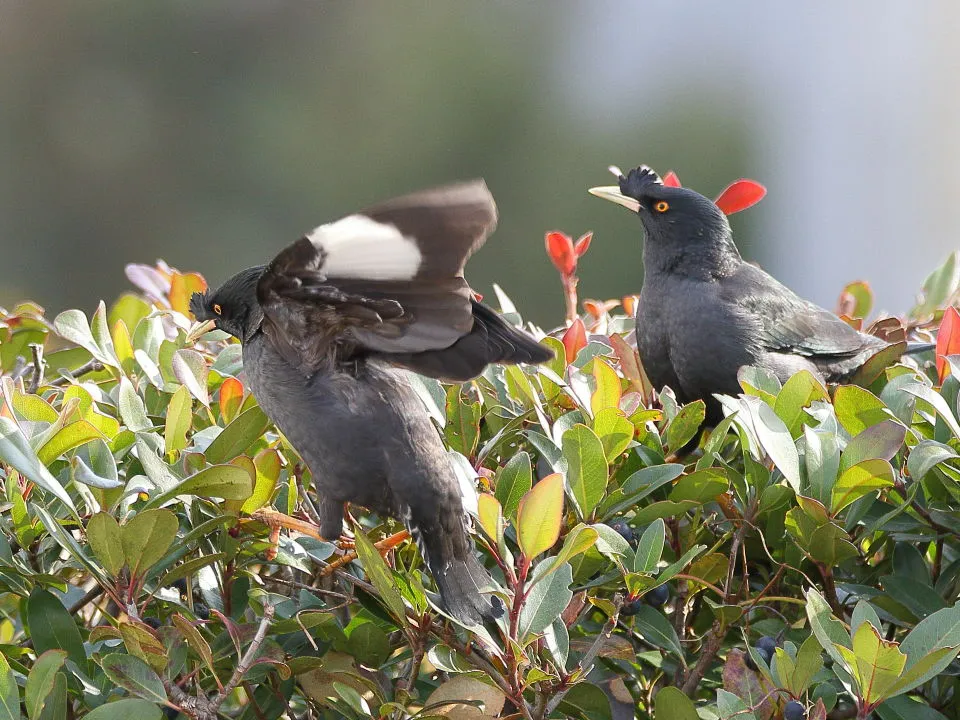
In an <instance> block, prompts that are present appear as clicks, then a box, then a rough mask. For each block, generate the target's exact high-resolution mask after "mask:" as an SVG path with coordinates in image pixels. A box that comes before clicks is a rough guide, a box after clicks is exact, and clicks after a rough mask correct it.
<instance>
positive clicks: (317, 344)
mask: <svg viewBox="0 0 960 720" xmlns="http://www.w3.org/2000/svg"><path fill="white" fill-rule="evenodd" d="M496 219H497V216H496V206H495V205H494V202H493V198H492V197H491V195H490V192H489V191H488V190H487V187H486V185H485V184H484V183H483V181H480V180H478V181H473V182H468V183H464V184H460V185H451V186H446V187H440V188H437V189H434V190H428V191H425V192H421V193H416V194H413V195H408V196H405V197H402V198H397V199H395V200H391V201H388V202H386V203H383V204H381V205H378V206H376V207H373V208H370V209H367V210H364V211H362V212H358V213H355V214H353V215H349V216H347V217H345V218H342V219H340V220H337V221H336V222H332V223H329V224H326V225H321V226H320V227H318V228H316V229H315V230H313V231H312V232H311V233H309V234H308V235H306V236H305V237H303V238H301V239H300V240H298V241H297V242H295V243H293V244H292V245H290V246H289V247H287V248H286V249H285V250H283V251H282V252H281V253H280V254H279V255H277V257H276V258H274V260H273V262H271V263H270V264H269V265H267V266H265V267H263V266H262V267H254V268H250V269H248V270H244V271H242V272H240V273H238V274H237V275H235V276H234V277H232V278H230V279H229V280H227V282H226V283H224V284H223V285H222V286H221V287H220V288H218V289H217V290H214V291H212V292H207V293H205V294H202V295H201V294H199V293H198V294H195V295H194V296H193V298H192V299H191V303H190V309H191V311H192V312H193V314H194V315H195V316H196V317H197V319H198V320H200V321H207V322H206V323H205V325H204V326H202V328H198V330H196V331H194V333H193V334H194V335H195V336H196V335H198V334H199V332H201V331H205V329H209V328H210V327H212V326H213V325H215V326H216V327H218V328H220V329H222V330H224V331H226V332H228V333H230V334H231V335H234V336H235V337H237V338H239V339H240V341H241V342H242V344H243V362H244V372H245V373H246V376H247V380H248V382H249V384H250V387H251V389H252V391H253V394H254V395H255V396H256V398H257V401H258V402H259V403H260V406H261V408H262V409H263V410H264V412H265V413H266V414H267V415H268V416H269V417H270V418H271V419H272V420H273V421H274V422H275V423H276V424H277V427H278V428H279V429H280V430H281V431H282V432H283V433H284V435H285V436H286V437H287V438H288V439H289V440H290V442H291V443H292V444H293V446H294V447H295V448H296V449H297V450H298V451H299V452H300V454H301V455H302V456H303V459H304V460H305V461H306V462H307V464H308V465H309V466H310V469H311V471H312V474H313V478H314V482H315V483H316V489H317V494H318V496H319V507H320V512H321V516H322V517H321V520H322V524H321V528H320V532H321V534H322V535H323V536H324V537H327V538H331V539H334V538H337V537H339V535H340V534H341V529H342V523H343V505H344V503H347V502H350V503H356V504H358V505H362V506H365V507H367V508H370V509H372V510H375V511H377V512H380V513H384V514H388V515H392V516H394V517H397V518H399V519H401V520H402V521H403V522H404V524H405V525H406V526H407V528H408V529H409V530H410V533H411V535H412V536H413V537H414V539H415V540H416V541H417V543H418V545H419V547H420V550H421V552H422V554H423V556H424V560H425V561H426V564H427V567H428V569H429V570H430V572H431V574H432V575H433V577H434V579H435V580H436V583H437V587H438V588H439V590H440V595H441V598H442V600H443V602H444V604H445V606H446V608H447V610H448V611H449V612H450V613H451V614H452V615H453V616H454V617H456V618H457V619H458V620H460V621H462V622H465V623H467V624H476V623H478V622H480V621H481V620H482V619H489V618H492V617H495V616H499V615H500V614H501V613H502V606H501V604H500V601H499V600H498V599H497V598H496V597H494V596H491V595H490V594H486V593H484V592H483V590H484V589H486V588H488V587H489V586H490V576H489V575H488V574H487V572H486V571H485V570H484V568H483V566H482V565H481V564H480V563H479V562H478V560H477V559H476V558H475V556H474V547H473V542H472V540H471V538H470V534H469V530H468V528H469V520H468V517H467V515H466V513H465V511H464V507H463V501H462V496H461V493H460V489H459V485H458V482H457V480H456V476H455V474H454V470H453V467H452V465H451V463H450V460H449V457H448V455H447V453H446V451H445V449H444V447H443V443H442V442H441V440H440V437H439V435H438V433H437V431H436V429H435V428H434V426H433V425H432V423H431V421H430V418H429V416H428V414H427V412H426V409H425V407H424V405H423V403H422V402H421V400H420V398H419V397H418V396H417V395H416V393H415V391H414V390H413V388H412V387H411V385H410V383H409V379H408V377H407V376H406V374H405V372H404V370H413V371H415V372H418V373H421V374H424V375H428V376H430V377H434V378H440V379H444V380H453V381H464V380H468V379H470V378H472V377H475V376H477V375H479V374H480V373H481V372H482V371H483V369H484V368H485V367H486V366H487V365H488V364H490V363H540V362H544V361H546V360H548V359H549V358H550V357H552V353H551V351H550V350H549V349H548V348H546V347H545V346H543V345H540V344H539V343H537V342H536V341H535V340H534V339H533V338H532V337H530V336H528V335H527V334H526V333H524V332H522V331H520V330H518V329H516V328H514V327H513V326H511V325H509V324H508V323H506V322H505V321H504V320H503V318H501V317H500V316H499V315H498V314H497V313H495V312H494V311H493V310H491V309H490V308H488V307H486V306H485V305H483V304H481V303H480V302H478V301H477V300H476V299H475V296H474V293H473V291H472V290H471V289H470V286H469V285H468V284H467V282H466V280H464V277H463V270H464V265H465V264H466V262H467V258H469V257H470V255H471V254H472V253H473V252H474V251H475V250H477V248H479V247H480V246H481V245H482V244H483V243H484V241H485V240H486V238H487V235H488V234H489V233H490V232H491V231H492V230H493V228H494V226H495V225H496Z"/></svg>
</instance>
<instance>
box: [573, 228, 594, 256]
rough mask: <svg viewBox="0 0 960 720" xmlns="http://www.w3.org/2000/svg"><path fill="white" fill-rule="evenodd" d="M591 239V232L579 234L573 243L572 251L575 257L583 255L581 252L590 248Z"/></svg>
mask: <svg viewBox="0 0 960 720" xmlns="http://www.w3.org/2000/svg"><path fill="white" fill-rule="evenodd" d="M591 240H593V233H592V232H588V233H584V234H583V235H581V236H580V239H579V240H577V242H576V243H574V246H573V251H574V252H575V253H576V254H577V257H583V254H584V253H585V252H586V251H587V250H589V249H590V241H591Z"/></svg>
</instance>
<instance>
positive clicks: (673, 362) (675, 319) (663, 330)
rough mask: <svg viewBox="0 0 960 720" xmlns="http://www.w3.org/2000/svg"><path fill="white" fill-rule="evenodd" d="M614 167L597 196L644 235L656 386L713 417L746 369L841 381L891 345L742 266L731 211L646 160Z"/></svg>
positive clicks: (640, 317) (645, 304)
mask: <svg viewBox="0 0 960 720" xmlns="http://www.w3.org/2000/svg"><path fill="white" fill-rule="evenodd" d="M611 171H613V172H614V174H615V175H617V176H618V178H619V181H620V183H619V186H618V187H613V186H611V187H596V188H591V190H590V192H591V193H592V194H594V195H596V196H597V197H601V198H603V199H604V200H610V201H612V202H615V203H617V204H619V205H623V206H624V207H626V208H628V209H629V210H631V211H633V212H635V213H637V214H638V215H639V216H640V220H641V222H642V223H643V228H644V230H645V232H646V243H645V245H644V249H643V266H644V279H643V287H642V289H641V291H640V302H639V303H638V305H637V349H638V350H639V353H640V359H641V360H642V362H643V366H644V368H645V370H646V372H647V375H648V376H649V378H650V381H651V382H652V383H653V384H654V385H655V386H656V387H657V388H658V389H659V388H662V387H663V386H664V385H669V386H670V388H671V389H673V391H674V392H675V393H676V395H677V399H678V400H680V401H681V402H684V403H686V402H691V401H693V400H697V399H703V400H704V401H705V402H706V403H707V421H708V423H710V424H715V423H716V422H717V421H719V419H720V418H721V417H722V414H721V410H720V405H719V403H718V402H717V401H716V400H715V399H714V398H713V394H714V393H722V394H726V395H736V394H738V393H739V392H740V386H739V383H738V381H737V372H738V370H739V369H740V367H742V366H743V365H757V366H760V367H762V368H765V369H767V370H769V371H770V372H772V373H773V374H774V375H776V376H777V377H778V378H779V379H780V380H781V381H782V382H783V381H786V380H787V378H789V377H790V376H791V375H793V374H794V373H796V372H799V371H800V370H809V371H810V372H811V373H813V375H814V376H816V377H818V378H820V379H821V380H823V381H826V382H832V383H838V382H844V381H846V380H849V379H850V378H851V376H853V375H854V374H855V373H856V371H857V370H858V369H859V368H860V367H861V366H862V365H863V364H864V363H865V362H866V361H867V360H869V359H870V358H871V357H873V356H874V355H876V354H877V353H878V352H880V351H883V350H885V349H886V348H887V347H889V346H890V344H889V343H887V342H885V341H884V340H881V339H880V338H877V337H874V336H872V335H867V334H865V333H862V332H858V331H857V330H855V329H854V328H852V327H850V326H849V325H847V324H846V323H845V322H843V321H842V320H841V319H840V318H839V317H837V316H836V315H834V314H833V313H831V312H829V311H828V310H824V309H823V308H821V307H818V306H817V305H814V304H813V303H811V302H808V301H806V300H804V299H802V298H800V297H799V296H797V295H796V294H795V293H793V292H792V291H791V290H790V289H789V288H787V287H785V286H784V285H782V284H781V283H779V282H778V281H777V280H775V279H774V278H773V277H771V276H770V275H768V274H767V273H765V272H764V271H763V270H761V269H760V268H758V267H756V266H754V265H751V264H750V263H747V262H745V261H744V260H743V258H741V257H740V253H739V251H738V250H737V247H736V245H734V242H733V234H732V233H731V231H730V224H729V223H728V222H727V217H726V215H724V214H723V212H722V211H721V210H720V208H718V207H717V206H716V205H715V204H714V203H713V202H711V201H710V200H708V199H707V198H705V197H704V196H703V195H701V194H700V193H697V192H694V191H693V190H690V189H688V188H681V187H667V186H665V185H664V184H663V182H662V181H661V180H660V178H659V177H658V176H657V174H656V173H655V172H654V171H653V170H651V169H650V168H648V167H646V166H645V165H642V166H640V167H638V168H636V169H635V170H631V171H630V172H629V173H627V175H626V177H624V175H623V174H622V173H621V172H620V171H619V170H618V169H616V168H611ZM900 344H901V345H903V350H907V346H906V343H900ZM930 347H932V346H931V345H929V344H918V345H917V346H916V347H915V348H912V349H911V350H910V351H922V350H927V349H929V348H930ZM901 352H902V351H901Z"/></svg>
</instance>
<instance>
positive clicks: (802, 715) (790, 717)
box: [783, 700, 807, 720]
mask: <svg viewBox="0 0 960 720" xmlns="http://www.w3.org/2000/svg"><path fill="white" fill-rule="evenodd" d="M783 720H807V709H806V708H805V707H804V706H803V704H802V703H799V702H797V701H796V700H791V701H790V702H788V703H787V704H786V707H784V708H783Z"/></svg>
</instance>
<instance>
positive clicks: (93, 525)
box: [87, 512, 126, 577]
mask: <svg viewBox="0 0 960 720" xmlns="http://www.w3.org/2000/svg"><path fill="white" fill-rule="evenodd" d="M87 541H88V542H89V543H90V547H91V548H92V549H93V554H94V555H95V556H96V558H97V560H99V561H100V564H101V565H103V569H104V570H106V571H107V572H108V573H110V574H111V575H113V576H114V577H117V574H118V573H119V572H120V568H122V567H123V564H124V562H125V561H126V555H125V554H124V550H123V542H122V541H121V533H120V524H119V523H118V522H117V520H116V518H114V517H113V515H110V514H109V513H105V512H99V513H97V514H96V515H94V516H93V517H91V518H90V522H88V523H87Z"/></svg>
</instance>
